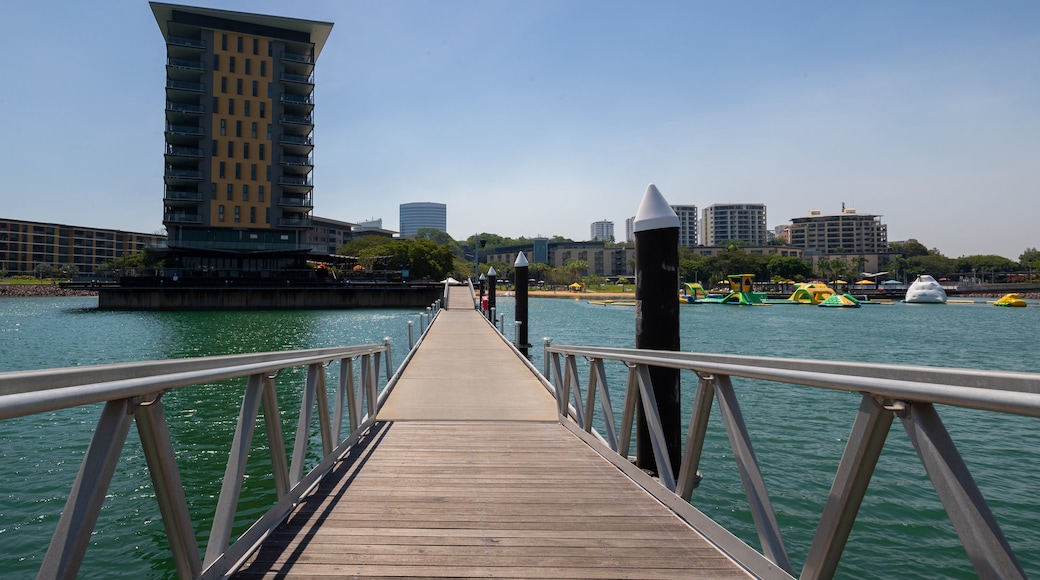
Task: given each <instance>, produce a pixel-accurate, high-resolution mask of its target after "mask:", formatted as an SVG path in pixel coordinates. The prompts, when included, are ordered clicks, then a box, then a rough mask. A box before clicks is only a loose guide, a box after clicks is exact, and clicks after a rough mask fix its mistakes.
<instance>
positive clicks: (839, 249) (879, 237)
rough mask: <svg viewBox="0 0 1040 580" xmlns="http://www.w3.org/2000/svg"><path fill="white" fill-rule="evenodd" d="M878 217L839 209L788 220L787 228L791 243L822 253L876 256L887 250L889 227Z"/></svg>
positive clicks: (852, 210)
mask: <svg viewBox="0 0 1040 580" xmlns="http://www.w3.org/2000/svg"><path fill="white" fill-rule="evenodd" d="M880 218H881V216H878V215H870V214H863V213H856V210H854V209H852V208H848V209H846V208H844V207H842V210H841V213H839V214H829V215H824V214H822V213H821V212H820V210H817V209H814V210H809V215H808V216H803V217H797V218H793V219H792V220H791V225H790V226H789V227H788V229H787V234H788V236H789V237H790V244H791V245H792V246H796V247H799V248H804V249H805V250H806V251H813V252H819V253H823V254H833V253H856V254H877V253H883V252H886V251H888V226H886V225H885V224H883V223H881V219H880Z"/></svg>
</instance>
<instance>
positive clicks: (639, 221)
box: [632, 183, 679, 232]
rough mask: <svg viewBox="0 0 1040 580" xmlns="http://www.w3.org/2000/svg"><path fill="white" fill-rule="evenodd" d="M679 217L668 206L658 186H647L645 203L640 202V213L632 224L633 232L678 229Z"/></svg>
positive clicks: (644, 197) (638, 212)
mask: <svg viewBox="0 0 1040 580" xmlns="http://www.w3.org/2000/svg"><path fill="white" fill-rule="evenodd" d="M678 227H679V216H677V215H675V211H673V210H672V207H671V206H670V205H668V201H667V200H665V198H664V196H663V195H661V192H660V191H658V190H657V186H656V185H654V184H652V183H651V184H650V185H648V186H646V193H644V194H643V201H641V202H639V211H637V212H636V219H635V221H634V222H633V224H632V231H634V232H645V231H647V230H663V229H666V228H678Z"/></svg>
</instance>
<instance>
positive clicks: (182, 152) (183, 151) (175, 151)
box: [166, 145, 205, 158]
mask: <svg viewBox="0 0 1040 580" xmlns="http://www.w3.org/2000/svg"><path fill="white" fill-rule="evenodd" d="M166 154H167V155H172V156H174V157H196V158H198V157H204V156H205V152H204V151H203V150H202V148H201V147H179V146H177V145H167V146H166Z"/></svg>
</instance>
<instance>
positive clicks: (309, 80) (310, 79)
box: [279, 73, 314, 85]
mask: <svg viewBox="0 0 1040 580" xmlns="http://www.w3.org/2000/svg"><path fill="white" fill-rule="evenodd" d="M279 78H280V79H281V80H282V82H285V83H298V84H301V85H313V84H314V75H294V74H291V73H282V74H281V76H280V77H279Z"/></svg>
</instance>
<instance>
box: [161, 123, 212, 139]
mask: <svg viewBox="0 0 1040 580" xmlns="http://www.w3.org/2000/svg"><path fill="white" fill-rule="evenodd" d="M166 132H167V133H170V134H173V135H196V136H198V137H201V136H202V135H203V133H202V127H197V126H194V125H173V124H169V125H166Z"/></svg>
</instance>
